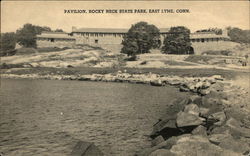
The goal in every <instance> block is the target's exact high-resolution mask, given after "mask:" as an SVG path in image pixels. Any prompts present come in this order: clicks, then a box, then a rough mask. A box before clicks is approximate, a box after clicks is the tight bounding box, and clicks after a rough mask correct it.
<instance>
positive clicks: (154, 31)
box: [121, 22, 160, 57]
mask: <svg viewBox="0 0 250 156" xmlns="http://www.w3.org/2000/svg"><path fill="white" fill-rule="evenodd" d="M159 40H160V31H159V29H158V28H157V27H156V26H154V25H149V24H148V23H147V22H139V23H136V24H135V25H132V27H131V28H130V29H129V30H128V33H127V35H125V36H124V38H123V42H122V45H123V47H122V50H121V53H124V54H127V55H128V56H133V57H135V56H136V55H137V54H143V53H149V50H150V49H151V48H157V47H159V46H160V44H159Z"/></svg>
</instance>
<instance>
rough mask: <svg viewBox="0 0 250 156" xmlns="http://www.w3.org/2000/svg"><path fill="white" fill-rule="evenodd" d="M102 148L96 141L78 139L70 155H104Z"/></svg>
mask: <svg viewBox="0 0 250 156" xmlns="http://www.w3.org/2000/svg"><path fill="white" fill-rule="evenodd" d="M103 155H104V154H103V153H102V152H101V150H100V149H99V148H98V147H97V146H95V145H94V143H90V142H86V141H78V142H77V144H76V145H75V147H74V148H73V150H72V152H71V154H70V156H103Z"/></svg>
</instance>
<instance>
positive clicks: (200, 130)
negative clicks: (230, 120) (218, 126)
mask: <svg viewBox="0 0 250 156" xmlns="http://www.w3.org/2000/svg"><path fill="white" fill-rule="evenodd" d="M192 134H193V135H202V136H207V128H206V127H204V126H202V125H199V126H198V127H196V128H195V129H194V130H193V131H192Z"/></svg>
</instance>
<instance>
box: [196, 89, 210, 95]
mask: <svg viewBox="0 0 250 156" xmlns="http://www.w3.org/2000/svg"><path fill="white" fill-rule="evenodd" d="M198 92H199V93H200V94H201V95H202V96H204V95H207V94H209V93H210V89H200V90H199V91H198Z"/></svg>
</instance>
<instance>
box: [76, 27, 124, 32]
mask: <svg viewBox="0 0 250 156" xmlns="http://www.w3.org/2000/svg"><path fill="white" fill-rule="evenodd" d="M72 32H87V33H127V32H128V29H116V28H80V29H75V30H73V31H72Z"/></svg>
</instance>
